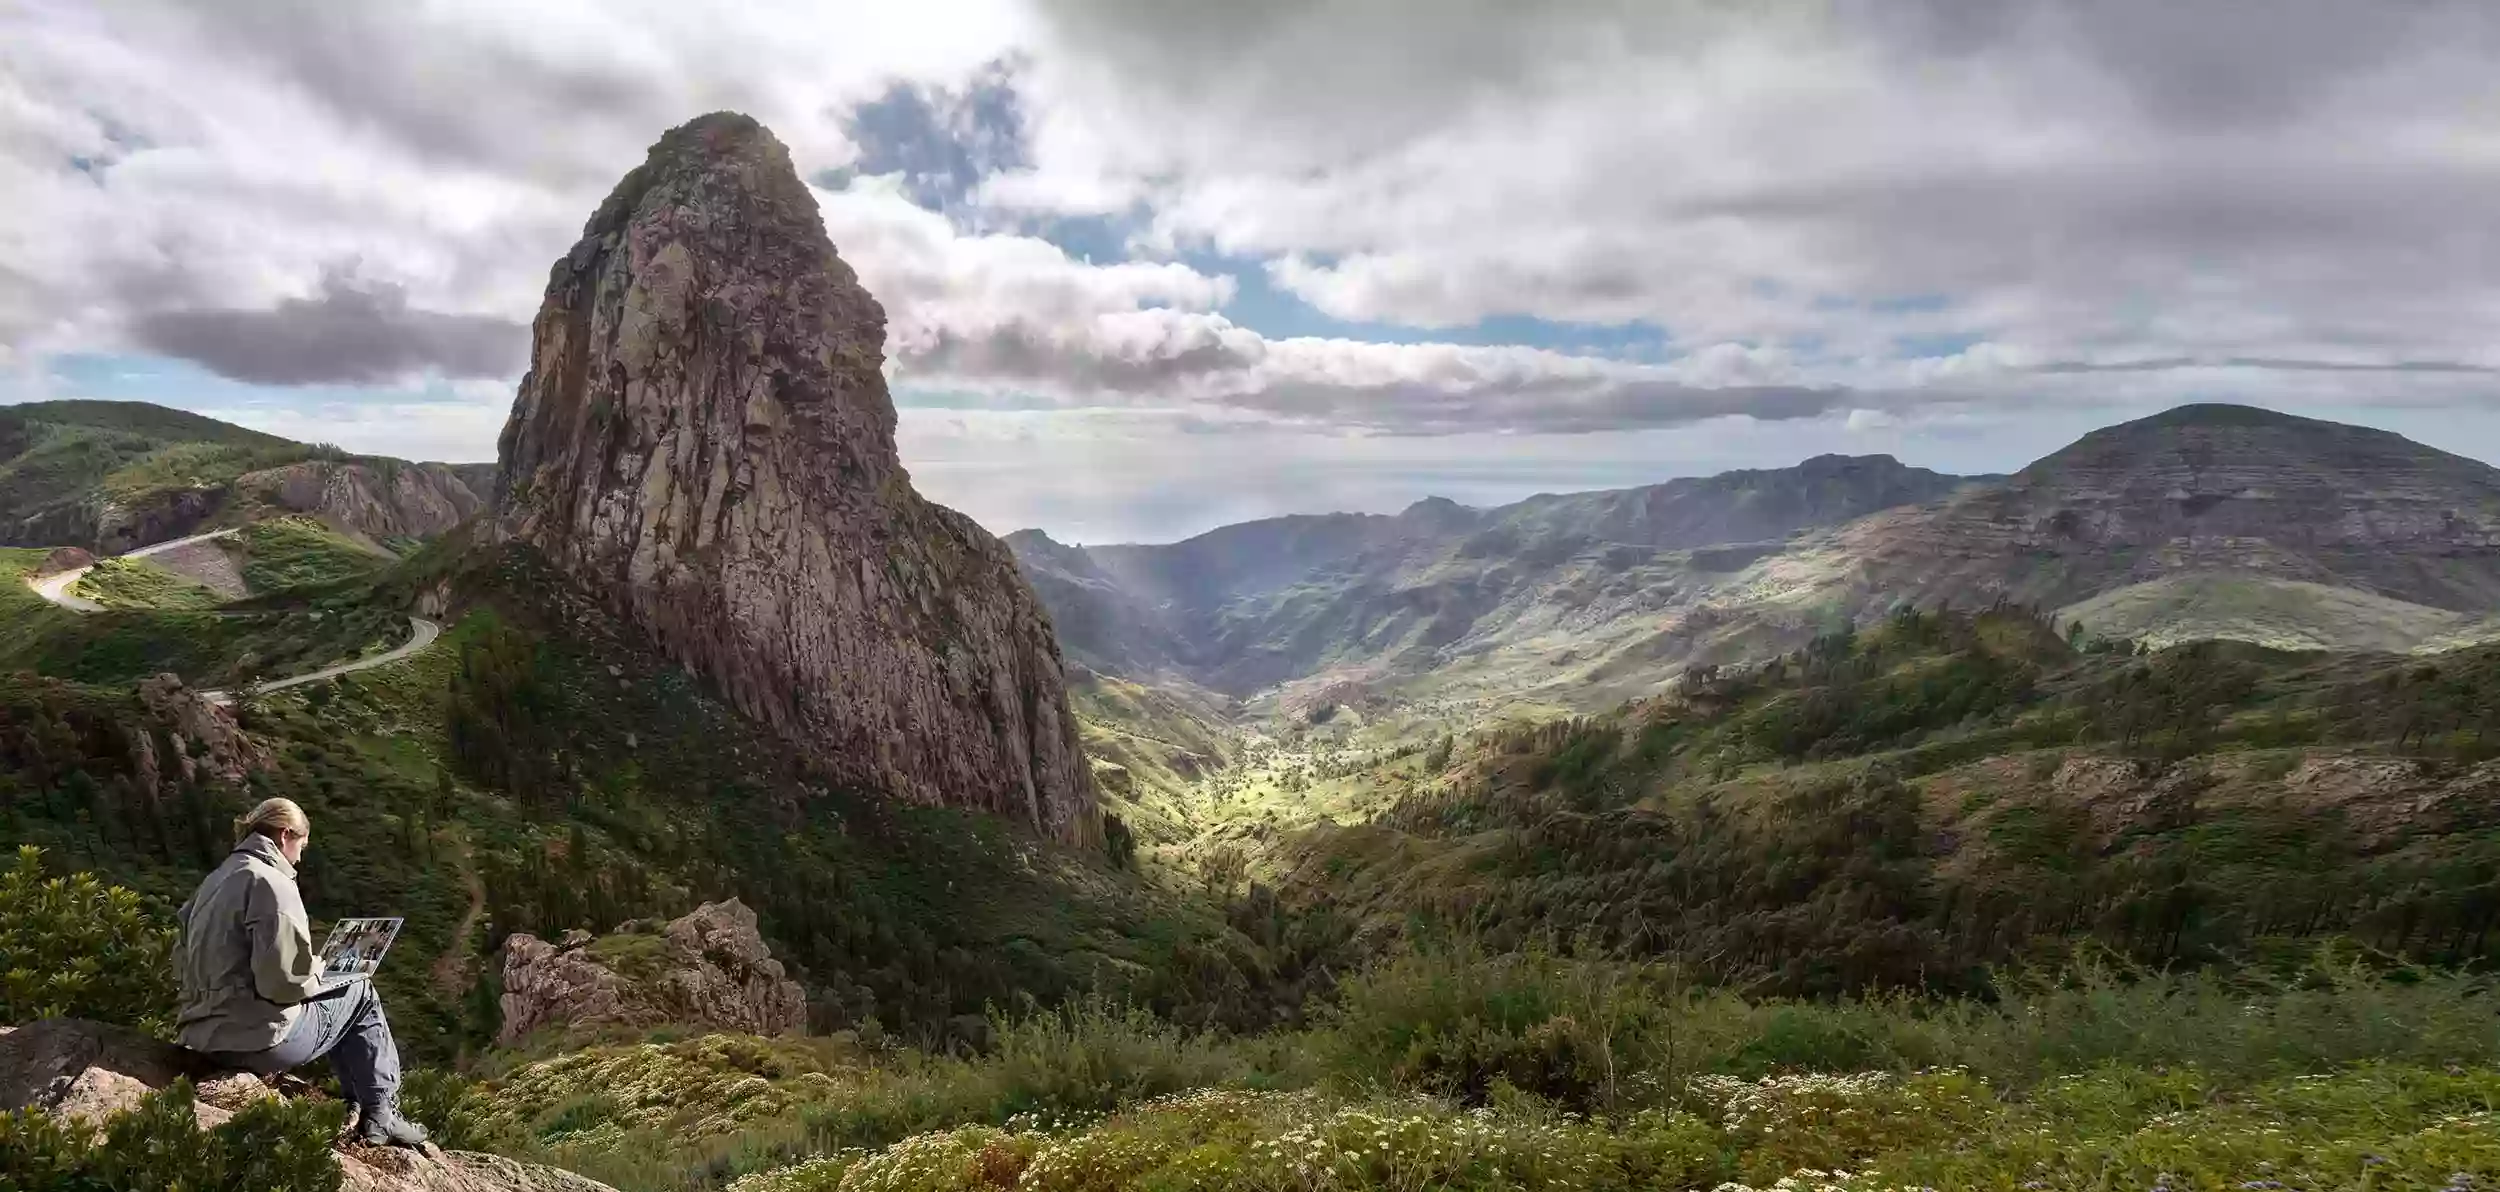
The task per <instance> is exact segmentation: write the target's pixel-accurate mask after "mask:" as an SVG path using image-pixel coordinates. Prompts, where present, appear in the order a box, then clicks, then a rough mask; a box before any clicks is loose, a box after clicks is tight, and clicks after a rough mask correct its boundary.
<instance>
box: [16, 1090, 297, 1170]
mask: <svg viewBox="0 0 2500 1192" xmlns="http://www.w3.org/2000/svg"><path fill="white" fill-rule="evenodd" d="M345 1120H346V1107H345V1106H343V1105H340V1104H338V1103H337V1102H331V1101H310V1100H298V1101H280V1100H276V1099H274V1098H273V1099H269V1100H264V1101H259V1102H255V1103H254V1104H252V1105H249V1106H247V1107H245V1108H244V1109H243V1110H242V1111H241V1112H238V1113H236V1114H235V1115H234V1117H232V1118H231V1119H228V1120H227V1121H225V1122H223V1123H220V1124H219V1125H218V1126H217V1127H216V1128H214V1129H210V1130H202V1129H200V1127H199V1121H198V1117H197V1114H196V1111H195V1110H194V1108H193V1102H192V1092H191V1085H190V1082H188V1081H175V1082H174V1083H173V1084H172V1085H171V1086H169V1087H167V1088H165V1089H162V1090H160V1091H158V1092H154V1093H151V1094H149V1095H148V1096H147V1097H146V1099H144V1100H142V1101H140V1102H139V1104H138V1105H137V1106H136V1107H135V1108H132V1109H130V1110H129V1111H127V1112H124V1113H119V1114H116V1115H114V1116H113V1118H112V1119H111V1120H110V1121H107V1122H106V1123H105V1127H104V1135H103V1137H102V1138H100V1139H99V1138H96V1137H95V1136H94V1135H93V1134H92V1133H90V1132H89V1131H87V1130H86V1129H85V1128H83V1127H79V1126H64V1125H63V1124H61V1123H59V1122H56V1121H54V1120H53V1119H52V1118H51V1117H50V1116H49V1115H47V1114H44V1113H41V1112H39V1111H36V1110H31V1109H26V1110H19V1111H17V1112H15V1113H10V1114H0V1176H5V1177H7V1178H6V1180H5V1182H0V1187H6V1188H8V1189H10V1190H11V1192H125V1190H127V1192H138V1190H140V1189H146V1190H147V1192H160V1190H161V1192H222V1190H226V1189H249V1190H250V1192H337V1189H338V1187H339V1182H340V1173H339V1166H338V1161H337V1159H336V1158H335V1157H334V1156H333V1155H332V1154H331V1150H330V1144H331V1140H332V1139H334V1138H335V1137H337V1135H338V1132H339V1128H340V1126H342V1125H343V1124H344V1123H345Z"/></svg>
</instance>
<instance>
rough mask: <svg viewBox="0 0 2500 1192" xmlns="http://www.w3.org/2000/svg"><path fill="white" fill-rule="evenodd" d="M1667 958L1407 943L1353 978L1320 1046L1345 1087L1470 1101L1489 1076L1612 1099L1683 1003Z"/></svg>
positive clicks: (1546, 1093) (1549, 1092)
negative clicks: (1631, 960) (1674, 991)
mask: <svg viewBox="0 0 2500 1192" xmlns="http://www.w3.org/2000/svg"><path fill="white" fill-rule="evenodd" d="M1666 975H1667V971H1666V970H1665V969H1664V968H1663V966H1653V965H1643V964H1626V963H1620V962H1615V961H1608V960H1600V959H1595V958H1588V957H1574V956H1565V955H1560V954H1556V953H1553V952H1550V951H1546V950H1543V949H1536V948H1531V949H1530V950H1528V951H1524V952H1513V953H1498V954H1497V953H1489V952H1486V951H1484V950H1483V949H1482V948H1480V947H1478V946H1477V945H1475V944H1473V943H1471V942H1462V943H1460V944H1457V945H1453V946H1449V947H1445V948H1436V949H1425V950H1414V951H1409V952H1406V953H1403V954H1401V955H1398V956H1395V957H1393V958H1391V959H1389V960H1388V961H1386V962H1384V963H1381V964H1378V965H1375V966H1373V967H1372V968H1370V969H1367V970H1365V971H1363V972H1362V973H1359V974H1357V975H1356V976H1354V977H1352V978H1349V979H1348V980H1347V981H1346V982H1345V983H1344V985H1343V986H1341V987H1340V988H1339V990H1338V991H1337V1001H1336V1004H1335V1006H1334V1007H1333V1009H1332V1010H1331V1012H1330V1013H1329V1015H1328V1017H1327V1022H1328V1025H1329V1028H1330V1029H1329V1031H1328V1033H1327V1036H1326V1038H1325V1039H1324V1040H1322V1046H1323V1048H1324V1049H1325V1052H1326V1054H1327V1062H1328V1065H1329V1068H1330V1070H1331V1072H1332V1073H1334V1074H1335V1075H1336V1076H1337V1077H1338V1078H1340V1079H1341V1080H1343V1081H1345V1082H1347V1083H1349V1084H1350V1085H1353V1086H1358V1087H1359V1086H1365V1085H1370V1086H1384V1085H1385V1086H1387V1087H1392V1088H1414V1089H1422V1090H1425V1091H1428V1092H1435V1093H1443V1094H1449V1095H1454V1096H1457V1097H1460V1098H1461V1099H1463V1100H1467V1101H1472V1102H1481V1101H1483V1100H1484V1099H1485V1098H1486V1097H1487V1096H1488V1095H1489V1094H1490V1093H1491V1092H1492V1090H1493V1088H1494V1087H1495V1085H1496V1084H1506V1085H1509V1086H1511V1087H1513V1088H1517V1089H1520V1090H1524V1091H1527V1092H1530V1093H1534V1094H1536V1095H1538V1096H1540V1097H1546V1098H1551V1099H1554V1100H1558V1101H1562V1102H1564V1103H1566V1104H1570V1105H1575V1106H1580V1107H1584V1108H1586V1107H1602V1106H1610V1105H1613V1104H1615V1103H1616V1101H1617V1100H1618V1098H1619V1096H1620V1095H1621V1093H1622V1092H1623V1087H1622V1086H1623V1081H1624V1078H1625V1077H1628V1076H1629V1075H1630V1074H1631V1073H1632V1072H1634V1071H1636V1070H1638V1069H1640V1068H1643V1067H1646V1066H1648V1064H1649V1061H1651V1060H1652V1059H1654V1058H1658V1057H1654V1056H1652V1055H1650V1054H1647V1052H1648V1050H1649V1048H1650V1046H1651V1044H1652V1043H1653V1042H1654V1041H1661V1040H1663V1039H1664V1038H1665V1037H1666V1032H1665V1031H1664V1030H1663V1029H1662V1028H1663V1027H1664V1026H1665V1020H1666V1019H1667V1018H1668V1017H1669V1016H1670V1015H1672V1014H1675V1013H1678V1012H1679V1011H1680V1007H1675V1006H1671V1005H1670V1000H1669V996H1668V992H1667V991H1666V990H1665V989H1664V988H1662V987H1661V986H1662V984H1663V980H1664V978H1665V976H1666Z"/></svg>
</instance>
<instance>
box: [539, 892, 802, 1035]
mask: <svg viewBox="0 0 2500 1192" xmlns="http://www.w3.org/2000/svg"><path fill="white" fill-rule="evenodd" d="M663 1024H674V1025H680V1026H703V1027H714V1028H718V1029H720V1030H728V1031H738V1032H741V1033H744V1034H750V1035H776V1034H782V1033H785V1032H789V1031H795V1030H799V1029H801V1028H803V1027H805V1026H806V1025H807V994H806V992H805V991H804V990H802V989H800V988H799V983H798V982H796V981H793V980H791V979H790V978H789V977H788V975H787V974H785V973H784V972H783V971H782V967H781V962H780V961H778V960H775V959H773V955H772V951H771V949H769V948H766V947H765V946H764V940H763V937H762V936H761V935H759V934H757V933H756V929H755V912H754V911H751V910H748V909H747V907H746V904H745V903H742V902H739V901H738V900H737V899H735V898H732V899H730V900H729V901H727V902H717V903H715V902H707V903H704V904H703V905H702V906H699V907H696V908H695V909H694V910H693V911H692V912H690V913H688V914H686V915H685V916H683V917H682V918H678V919H676V920H673V921H671V922H670V923H669V924H668V925H667V926H666V927H663V928H661V929H659V930H658V931H656V932H653V931H649V930H644V929H638V928H637V927H636V925H634V924H626V925H624V926H621V927H618V928H617V929H616V931H615V932H613V933H611V934H610V935H608V936H605V937H602V938H600V939H598V940H593V939H592V937H591V935H590V933H588V932H585V931H576V932H572V933H569V934H567V935H566V936H565V937H564V939H562V940H561V941H559V942H556V943H549V942H547V941H545V940H542V939H539V938H538V937H536V936H532V935H515V936H512V937H511V938H509V939H507V940H505V941H504V962H503V1035H502V1038H501V1041H502V1042H503V1043H504V1044H506V1045H510V1044H513V1043H516V1042H519V1041H520V1040H521V1039H523V1038H525V1037H527V1036H528V1035H530V1034H531V1033H533V1032H536V1031H538V1030H541V1029H544V1028H547V1027H586V1026H659V1025H663Z"/></svg>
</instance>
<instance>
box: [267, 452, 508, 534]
mask: <svg viewBox="0 0 2500 1192" xmlns="http://www.w3.org/2000/svg"><path fill="white" fill-rule="evenodd" d="M464 470H465V471H467V473H468V474H467V475H464V474H463V473H464ZM474 475H475V472H474V470H473V465H453V464H407V463H400V462H398V461H396V460H392V461H387V462H349V461H341V460H307V461H305V462H303V463H298V464H288V465H286V466H285V467H281V468H268V469H264V470H262V471H258V472H250V473H246V474H245V475H244V476H243V477H241V478H240V479H238V480H236V481H235V485H234V487H235V490H236V493H237V495H239V496H241V497H243V498H245V499H247V500H250V501H252V502H254V503H255V504H257V505H261V506H267V507H269V508H272V509H274V510H278V511H282V512H286V513H309V514H312V515H314V516H316V517H319V518H320V519H321V520H323V521H325V522H328V523H329V524H331V525H332V526H335V527H337V528H339V529H341V530H346V531H349V532H351V533H355V534H361V535H363V536H364V537H366V538H369V539H371V540H373V541H375V542H381V541H383V540H385V539H389V538H431V537H433V536H435V535H437V534H441V533H444V532H446V531H448V530H450V529H451V528H452V527H453V526H457V525H459V524H460V523H461V522H464V521H467V520H468V519H469V518H470V517H471V516H473V515H475V514H476V513H477V512H478V511H479V510H481V509H484V508H485V507H486V500H485V497H484V495H483V494H481V493H479V492H477V491H474V490H473V489H472V488H471V486H470V483H469V481H470V479H472V478H473V477H474Z"/></svg>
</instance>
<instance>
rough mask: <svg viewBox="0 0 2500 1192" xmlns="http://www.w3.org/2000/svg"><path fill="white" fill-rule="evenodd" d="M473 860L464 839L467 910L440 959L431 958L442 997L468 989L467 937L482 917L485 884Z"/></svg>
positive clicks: (462, 877) (462, 879)
mask: <svg viewBox="0 0 2500 1192" xmlns="http://www.w3.org/2000/svg"><path fill="white" fill-rule="evenodd" d="M475 861H476V857H475V856H474V855H473V854H471V853H470V852H469V845H468V842H467V840H465V839H463V840H462V841H461V844H460V885H461V888H462V889H465V890H467V891H468V892H469V909H468V910H466V911H464V912H462V913H461V915H460V925H459V926H458V927H454V928H452V929H451V943H450V945H449V946H447V947H445V948H444V949H443V954H442V955H441V956H438V957H435V958H434V968H433V970H432V971H433V977H434V988H436V989H439V990H442V991H443V992H444V993H445V994H446V995H448V994H456V993H458V992H460V991H461V990H463V989H466V988H468V987H469V962H470V961H471V960H473V959H475V957H473V956H471V955H470V953H469V934H470V933H471V932H474V931H476V930H477V921H478V920H479V919H481V918H483V917H485V914H486V883H485V882H483V881H481V880H479V878H478V876H477V866H476V864H475V863H474V862H475Z"/></svg>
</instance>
